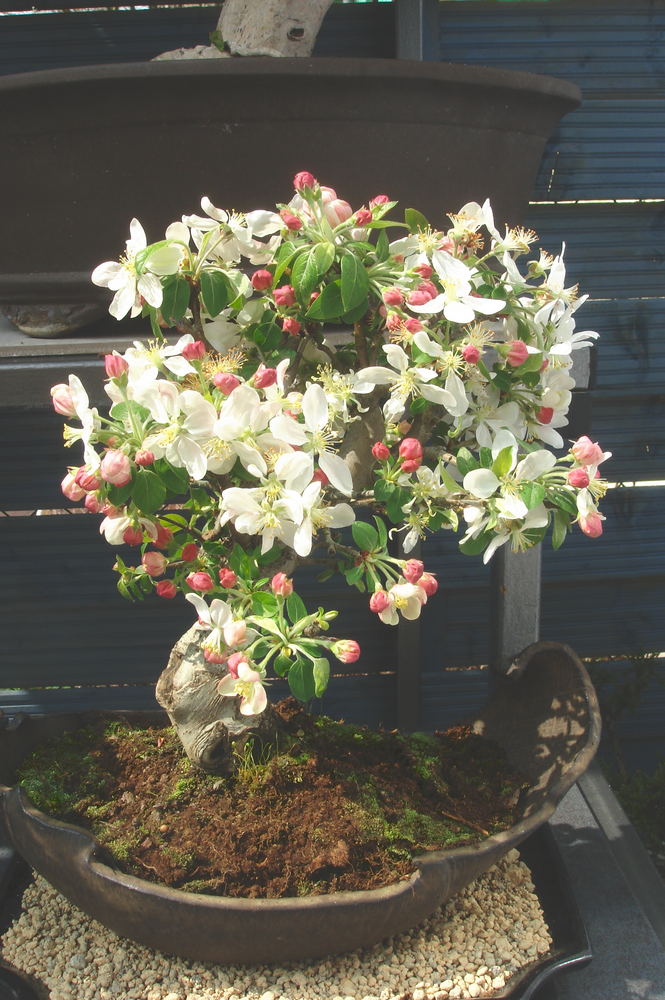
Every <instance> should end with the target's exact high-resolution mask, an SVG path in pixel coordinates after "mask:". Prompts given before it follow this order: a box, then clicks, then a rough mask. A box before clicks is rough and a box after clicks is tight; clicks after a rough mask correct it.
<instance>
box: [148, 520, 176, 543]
mask: <svg viewBox="0 0 665 1000" xmlns="http://www.w3.org/2000/svg"><path fill="white" fill-rule="evenodd" d="M155 527H156V528H157V534H156V536H155V537H154V538H153V540H152V544H153V545H154V546H155V548H156V549H167V548H168V547H169V545H170V544H171V542H172V541H173V532H172V531H171V529H170V528H165V527H164V526H163V525H161V524H156V525H155Z"/></svg>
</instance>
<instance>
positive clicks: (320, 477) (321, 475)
mask: <svg viewBox="0 0 665 1000" xmlns="http://www.w3.org/2000/svg"><path fill="white" fill-rule="evenodd" d="M312 482H313V483H321V485H322V486H327V485H328V483H329V482H330V480H329V479H328V477H327V475H326V474H325V472H324V471H323V469H315V470H314V474H313V475H312Z"/></svg>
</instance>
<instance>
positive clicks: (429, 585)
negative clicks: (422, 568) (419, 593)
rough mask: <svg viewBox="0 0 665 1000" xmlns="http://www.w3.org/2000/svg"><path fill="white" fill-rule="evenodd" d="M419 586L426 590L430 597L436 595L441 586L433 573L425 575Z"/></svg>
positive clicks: (419, 581)
mask: <svg viewBox="0 0 665 1000" xmlns="http://www.w3.org/2000/svg"><path fill="white" fill-rule="evenodd" d="M418 586H419V587H420V588H421V590H424V591H425V593H426V594H427V596H428V597H431V596H432V595H433V594H436V592H437V590H438V589H439V584H438V581H437V579H436V577H435V576H434V574H433V573H423V575H422V576H421V577H420V579H419V580H418Z"/></svg>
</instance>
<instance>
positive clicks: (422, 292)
mask: <svg viewBox="0 0 665 1000" xmlns="http://www.w3.org/2000/svg"><path fill="white" fill-rule="evenodd" d="M433 298H434V296H433V295H430V293H429V291H428V290H427V289H426V288H416V289H414V291H413V292H409V297H408V299H407V302H408V303H409V305H410V306H424V305H425V303H426V302H431V301H432V299H433Z"/></svg>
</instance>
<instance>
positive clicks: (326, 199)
mask: <svg viewBox="0 0 665 1000" xmlns="http://www.w3.org/2000/svg"><path fill="white" fill-rule="evenodd" d="M319 190H320V191H321V201H322V202H323V204H324V205H329V204H330V202H331V201H335V200H336V199H337V191H335V189H334V188H331V187H326V186H325V184H322V185H321V187H320V189H319Z"/></svg>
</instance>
